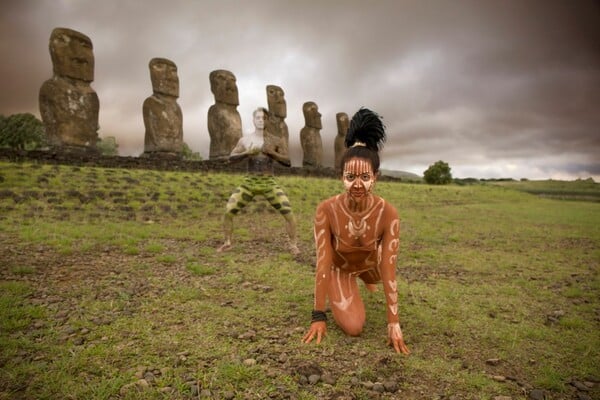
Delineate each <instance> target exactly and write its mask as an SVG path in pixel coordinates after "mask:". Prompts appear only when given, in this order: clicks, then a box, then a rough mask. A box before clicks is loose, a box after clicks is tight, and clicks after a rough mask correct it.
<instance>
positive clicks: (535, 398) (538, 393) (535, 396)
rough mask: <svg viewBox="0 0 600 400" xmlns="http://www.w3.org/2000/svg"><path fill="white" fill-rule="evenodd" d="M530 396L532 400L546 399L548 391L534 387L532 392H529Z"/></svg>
mask: <svg viewBox="0 0 600 400" xmlns="http://www.w3.org/2000/svg"><path fill="white" fill-rule="evenodd" d="M529 398H530V399H531V400H545V399H546V393H544V391H543V390H541V389H533V390H532V391H531V392H529Z"/></svg>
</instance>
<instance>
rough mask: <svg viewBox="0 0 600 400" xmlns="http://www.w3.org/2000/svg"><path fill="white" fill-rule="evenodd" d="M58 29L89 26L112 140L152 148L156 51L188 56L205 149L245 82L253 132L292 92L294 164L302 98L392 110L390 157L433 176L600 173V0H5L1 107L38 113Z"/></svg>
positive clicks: (180, 63)
mask: <svg viewBox="0 0 600 400" xmlns="http://www.w3.org/2000/svg"><path fill="white" fill-rule="evenodd" d="M55 27H67V28H71V29H74V30H77V31H80V32H82V33H84V34H86V35H87V36H89V37H90V38H91V40H92V42H93V46H94V54H95V59H96V68H95V78H94V82H93V83H92V87H93V88H94V90H95V91H96V93H97V94H98V96H99V98H100V131H99V135H100V136H101V137H106V136H115V137H116V138H117V142H118V143H119V145H120V148H119V149H120V152H121V155H139V154H140V153H141V152H142V151H143V140H144V124H143V120H142V103H143V101H144V99H145V98H146V97H148V96H150V95H151V94H152V87H151V83H150V76H149V71H148V61H149V60H150V59H151V58H153V57H164V58H168V59H170V60H172V61H174V62H175V63H176V64H177V67H178V71H179V79H180V85H181V88H180V97H179V99H178V103H179V105H180V106H181V108H182V111H183V119H184V141H185V142H186V143H188V144H189V145H190V147H191V148H192V149H193V150H195V151H199V152H200V154H201V155H202V156H203V157H204V158H207V157H208V143H209V136H208V130H207V124H206V117H207V112H208V108H209V107H210V106H211V105H212V104H214V97H213V95H212V93H211V91H210V83H209V80H208V75H209V73H210V72H211V71H212V70H215V69H226V70H229V71H231V72H233V73H234V75H235V76H236V78H237V84H238V89H239V95H240V96H239V97H240V105H239V107H238V111H239V112H240V114H241V116H242V127H243V130H244V131H245V132H246V131H250V130H251V129H252V121H251V113H252V110H253V109H254V108H256V107H257V106H266V105H267V99H266V90H265V87H266V85H269V84H274V85H278V86H281V87H282V88H283V89H284V91H285V98H286V101H287V111H288V117H287V119H286V122H287V125H288V128H289V132H290V147H291V149H290V151H291V153H292V154H291V156H292V163H293V164H294V165H297V166H298V165H300V164H301V160H302V154H301V150H300V148H299V141H300V140H299V133H300V130H301V129H302V127H303V126H304V118H303V115H302V104H303V103H304V102H306V101H314V102H316V103H317V105H318V106H319V111H320V112H321V114H322V115H323V117H322V119H323V129H322V131H321V136H322V138H323V144H324V153H325V154H326V156H325V162H326V163H331V160H332V158H333V155H332V153H333V139H334V137H335V135H336V133H337V127H336V121H335V114H336V113H338V112H346V113H347V114H349V115H350V116H351V115H352V114H353V113H354V112H355V111H356V110H358V109H359V108H360V107H361V106H366V107H368V108H371V109H373V110H375V111H377V112H378V113H379V114H381V115H382V116H383V117H384V121H385V124H386V126H387V132H388V141H387V143H386V146H385V148H384V151H383V152H382V155H381V156H382V167H383V168H386V169H397V170H403V171H409V172H413V173H416V174H418V175H422V174H423V171H424V170H425V169H427V167H428V166H429V165H431V164H433V163H434V162H435V161H437V160H443V161H445V162H447V163H448V164H449V165H450V167H451V168H452V174H453V176H455V177H459V178H466V177H476V178H501V177H512V178H515V179H520V178H529V179H547V178H553V179H576V178H579V177H581V178H587V177H590V176H591V177H593V178H594V179H595V180H596V181H600V3H599V2H598V1H594V0H589V1H588V0H576V1H571V0H562V1H557V0H535V1H534V0H473V1H467V0H453V1H451V0H423V1H417V0H415V1H412V0H389V1H387V0H372V1H366V0H358V1H354V0H343V1H342V0H302V1H296V0H287V1H286V0H272V1H268V0H265V1H263V0H254V1H246V0H238V1H233V0H214V1H213V0H203V1H201V0H196V1H192V0H169V1H167V0H162V1H157V0H138V1H134V0H103V1H92V0H90V1H87V0H1V1H0V54H2V59H3V61H2V63H0V85H1V86H0V114H2V115H5V116H7V115H11V114H15V113H23V112H31V113H33V114H35V115H36V116H38V117H39V108H38V100H37V99H38V91H39V88H40V86H41V84H42V83H43V82H44V81H45V80H46V79H48V78H50V77H51V76H52V63H51V61H50V55H49V52H48V40H49V37H50V33H51V31H52V29H53V28H55Z"/></svg>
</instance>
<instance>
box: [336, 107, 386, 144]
mask: <svg viewBox="0 0 600 400" xmlns="http://www.w3.org/2000/svg"><path fill="white" fill-rule="evenodd" d="M385 140H386V135H385V125H384V124H383V121H382V118H381V117H380V116H379V114H377V113H376V112H375V111H371V110H369V109H368V108H364V107H362V108H361V109H360V110H358V111H357V112H356V114H354V116H353V117H352V120H351V121H350V127H349V128H348V133H346V139H345V142H344V143H345V145H346V147H348V148H349V147H352V146H354V145H357V144H358V145H361V146H362V145H364V146H366V147H367V148H369V149H371V150H373V151H376V152H378V151H379V150H381V148H382V147H383V143H384V142H385Z"/></svg>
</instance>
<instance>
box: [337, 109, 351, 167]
mask: <svg viewBox="0 0 600 400" xmlns="http://www.w3.org/2000/svg"><path fill="white" fill-rule="evenodd" d="M335 120H336V122H337V130H338V132H337V136H336V137H335V140H334V143H333V147H334V148H333V150H334V154H335V161H334V164H333V167H334V168H335V170H336V171H338V172H339V171H341V168H342V166H341V165H340V163H341V161H342V155H343V154H344V150H346V145H345V144H344V141H345V140H346V133H347V132H348V127H349V126H350V120H349V119H348V114H346V113H344V112H339V113H337V114H335Z"/></svg>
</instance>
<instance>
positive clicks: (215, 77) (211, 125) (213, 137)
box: [208, 69, 242, 160]
mask: <svg viewBox="0 0 600 400" xmlns="http://www.w3.org/2000/svg"><path fill="white" fill-rule="evenodd" d="M209 79H210V90H211V91H212V93H213V94H214V96H215V104H213V105H212V106H210V108H209V109H208V134H209V135H210V152H209V159H211V160H219V159H222V160H228V159H229V154H230V153H231V150H233V148H234V147H235V145H236V144H237V142H238V140H240V138H241V137H242V118H241V117H240V113H239V112H238V110H237V106H238V105H239V104H240V101H239V99H238V88H237V85H236V83H235V76H234V75H233V74H232V73H231V72H229V71H225V70H222V69H219V70H215V71H212V72H211V73H210V76H209Z"/></svg>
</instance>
